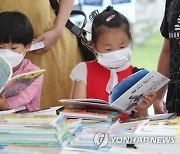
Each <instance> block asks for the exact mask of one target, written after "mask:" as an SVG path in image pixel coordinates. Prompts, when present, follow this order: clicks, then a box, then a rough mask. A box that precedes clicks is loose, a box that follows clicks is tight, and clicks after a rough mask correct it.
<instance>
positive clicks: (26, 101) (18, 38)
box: [0, 11, 43, 112]
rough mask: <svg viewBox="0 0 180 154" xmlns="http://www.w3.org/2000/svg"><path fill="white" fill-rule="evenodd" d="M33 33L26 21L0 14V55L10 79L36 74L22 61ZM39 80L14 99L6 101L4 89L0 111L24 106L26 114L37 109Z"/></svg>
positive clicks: (29, 63) (24, 18)
mask: <svg viewBox="0 0 180 154" xmlns="http://www.w3.org/2000/svg"><path fill="white" fill-rule="evenodd" d="M33 37H34V32H33V28H32V25H31V23H30V21H29V19H28V18H27V17H26V16H25V15H24V14H22V13H19V12H8V11H7V12H2V13H0V55H1V56H2V57H4V58H5V59H7V60H8V62H9V63H10V65H11V67H12V69H13V76H16V75H18V74H22V73H26V72H31V71H36V70H39V68H38V67H37V66H35V65H34V64H32V63H31V62H30V61H29V60H27V59H24V56H25V54H26V52H27V51H29V49H30V47H31V44H32V41H33ZM42 83H43V76H41V77H39V78H38V79H37V80H35V81H34V82H33V83H32V84H31V85H30V86H28V87H27V88H26V89H24V90H22V91H20V92H19V93H18V94H17V95H15V96H11V97H8V98H6V96H5V94H6V89H5V90H4V92H3V93H1V94H0V111H2V110H7V109H13V108H19V107H21V106H26V111H27V112H29V111H35V110H39V109H40V96H41V88H42Z"/></svg>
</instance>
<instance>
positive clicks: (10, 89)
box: [0, 56, 45, 97]
mask: <svg viewBox="0 0 180 154" xmlns="http://www.w3.org/2000/svg"><path fill="white" fill-rule="evenodd" d="M44 72H45V70H44V69H43V70H38V71H33V72H27V73H22V74H19V75H17V76H14V77H12V73H13V71H12V67H11V66H10V64H9V62H8V61H7V60H6V59H5V58H4V57H2V56H0V77H1V78H0V93H1V92H2V91H3V90H4V89H5V88H6V89H7V91H6V97H11V96H14V95H16V94H18V92H19V91H21V90H23V89H25V88H27V87H28V86H29V85H30V84H31V83H32V82H34V81H35V80H36V79H37V78H38V77H40V76H41V75H42V74H43V73H44Z"/></svg>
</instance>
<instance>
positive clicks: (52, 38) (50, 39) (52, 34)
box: [33, 29, 62, 53]
mask: <svg viewBox="0 0 180 154" xmlns="http://www.w3.org/2000/svg"><path fill="white" fill-rule="evenodd" d="M61 35H62V33H60V31H59V32H57V31H56V30H55V29H52V30H50V31H47V32H45V33H43V34H41V35H40V36H39V37H37V38H36V39H35V40H34V41H33V44H34V43H37V42H39V41H43V43H44V48H42V49H39V50H35V51H34V52H35V53H42V52H45V51H47V50H49V49H50V48H51V47H52V45H54V44H55V43H56V41H57V40H58V38H59V37H60V36H61Z"/></svg>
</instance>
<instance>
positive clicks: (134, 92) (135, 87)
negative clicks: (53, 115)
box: [59, 69, 170, 115]
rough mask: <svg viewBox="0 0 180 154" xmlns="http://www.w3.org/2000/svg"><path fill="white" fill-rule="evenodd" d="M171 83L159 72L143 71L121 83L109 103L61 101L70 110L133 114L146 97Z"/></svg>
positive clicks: (76, 100) (90, 100)
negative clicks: (111, 111)
mask: <svg viewBox="0 0 180 154" xmlns="http://www.w3.org/2000/svg"><path fill="white" fill-rule="evenodd" d="M169 81H170V79H169V78H167V77H165V76H164V75H162V74H160V73H159V72H157V71H151V72H149V71H147V70H146V69H142V70H140V71H138V72H136V73H134V74H132V75H131V76H129V77H127V78H126V79H124V80H122V81H121V82H119V83H118V84H117V85H116V86H115V87H114V89H113V90H112V92H111V94H110V95H109V102H106V101H104V100H100V99H89V98H88V99H61V100H59V101H60V102H61V103H62V104H63V105H66V106H68V107H69V108H95V109H110V110H119V111H121V112H123V113H126V114H129V115H130V114H131V112H132V110H133V109H134V108H135V107H136V106H137V105H138V103H140V102H141V101H142V99H143V97H144V96H145V95H148V94H150V92H151V91H152V92H156V91H157V90H159V89H160V88H162V87H163V86H164V85H166V84H167V83H168V82H169Z"/></svg>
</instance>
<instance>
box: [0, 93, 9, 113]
mask: <svg viewBox="0 0 180 154" xmlns="http://www.w3.org/2000/svg"><path fill="white" fill-rule="evenodd" d="M7 109H8V103H7V101H6V92H2V93H1V94H0V111H2V110H7Z"/></svg>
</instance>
